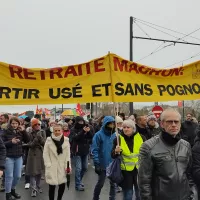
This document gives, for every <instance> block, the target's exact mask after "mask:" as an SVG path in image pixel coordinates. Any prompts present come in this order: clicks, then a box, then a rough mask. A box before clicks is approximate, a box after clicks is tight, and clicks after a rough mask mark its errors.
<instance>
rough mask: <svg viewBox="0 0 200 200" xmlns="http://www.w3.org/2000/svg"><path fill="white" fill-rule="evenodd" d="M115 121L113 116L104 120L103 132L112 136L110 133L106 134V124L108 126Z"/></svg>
mask: <svg viewBox="0 0 200 200" xmlns="http://www.w3.org/2000/svg"><path fill="white" fill-rule="evenodd" d="M114 121H115V119H114V117H112V116H106V117H105V118H104V119H103V124H102V128H101V129H102V130H103V132H104V133H106V134H108V135H109V134H110V133H107V132H106V129H105V127H106V124H108V123H110V122H114Z"/></svg>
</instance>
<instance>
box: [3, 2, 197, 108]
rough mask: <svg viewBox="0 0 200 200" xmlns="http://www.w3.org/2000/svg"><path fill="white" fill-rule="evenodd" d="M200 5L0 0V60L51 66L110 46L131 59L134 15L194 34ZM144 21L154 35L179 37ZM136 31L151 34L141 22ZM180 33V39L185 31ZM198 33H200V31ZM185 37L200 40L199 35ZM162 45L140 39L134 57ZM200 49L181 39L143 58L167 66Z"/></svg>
mask: <svg viewBox="0 0 200 200" xmlns="http://www.w3.org/2000/svg"><path fill="white" fill-rule="evenodd" d="M199 8H200V1H199V0H192V1H188V0H168V1H161V0H151V1H147V0H145V1H144V0H140V1H136V0H123V1H122V0H99V1H97V0H96V1H94V0H76V1H69V0H59V1H58V0H28V1H27V0H17V1H13V0H0V9H1V11H0V27H1V31H0V60H1V61H2V62H7V63H11V64H17V65H21V66H25V67H40V68H43V67H45V68H46V67H55V66H63V65H65V66H66V65H71V64H78V63H82V62H85V61H88V60H91V59H94V58H97V57H100V56H102V55H105V54H107V53H108V51H111V52H113V53H116V54H118V55H120V56H122V57H124V58H126V59H129V17H130V16H134V17H136V18H139V19H142V20H145V21H148V22H151V23H154V24H157V25H160V26H164V27H168V28H170V29H173V30H177V31H179V32H182V33H185V34H188V33H191V32H192V31H194V30H196V29H198V28H200V21H199ZM139 25H140V27H141V28H142V29H143V30H144V31H145V32H146V33H147V34H148V35H150V37H156V38H163V39H164V38H165V39H173V40H176V38H175V37H171V36H169V35H166V34H164V33H161V32H158V31H154V30H153V29H151V28H150V27H146V26H144V25H143V24H139ZM163 31H165V30H164V29H163ZM168 33H171V34H173V35H175V34H174V33H173V32H168ZM134 35H137V36H143V37H145V36H146V35H145V34H144V33H143V32H142V31H141V30H140V29H139V28H138V27H137V26H136V25H134ZM175 36H176V37H178V38H180V37H182V36H183V35H175ZM192 36H194V37H199V38H200V31H197V32H195V33H194V34H193V35H192ZM184 39H185V40H187V41H190V42H196V43H200V41H199V40H196V39H193V38H189V37H186V38H184ZM161 44H162V42H153V41H146V40H145V41H141V40H134V43H133V45H134V54H133V58H134V61H138V60H140V59H141V58H143V57H144V56H146V55H148V54H150V53H151V52H152V51H154V50H155V49H156V48H157V47H158V46H159V45H161ZM163 46H164V45H163ZM199 52H200V47H199V46H189V45H181V44H180V45H178V44H177V45H176V46H175V47H173V46H171V47H168V48H165V49H163V50H161V51H159V52H158V53H156V54H154V55H152V56H149V57H147V58H146V59H143V60H141V61H140V63H142V64H145V65H148V66H153V67H159V68H160V67H162V68H164V67H166V66H169V65H171V64H172V63H175V62H177V61H181V60H184V59H186V58H188V57H191V56H193V55H195V54H197V53H199ZM199 57H200V56H199ZM199 57H195V58H194V59H190V60H188V61H186V62H183V64H186V63H190V62H193V61H196V60H198V59H199ZM178 65H182V62H180V63H179V64H178ZM176 66H177V65H176ZM45 107H53V106H52V105H50V106H45ZM27 108H30V109H31V110H35V106H26V107H24V106H12V107H10V106H9V107H8V106H0V112H5V111H9V112H10V111H11V112H23V111H24V110H27Z"/></svg>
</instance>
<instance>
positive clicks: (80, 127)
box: [74, 116, 85, 130]
mask: <svg viewBox="0 0 200 200" xmlns="http://www.w3.org/2000/svg"><path fill="white" fill-rule="evenodd" d="M80 121H83V125H80V124H79V123H78V122H80ZM84 126H85V120H84V119H83V117H79V116H78V117H76V118H75V124H74V128H75V129H78V130H79V129H83V127H84Z"/></svg>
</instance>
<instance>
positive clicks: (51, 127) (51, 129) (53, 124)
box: [46, 121, 57, 138]
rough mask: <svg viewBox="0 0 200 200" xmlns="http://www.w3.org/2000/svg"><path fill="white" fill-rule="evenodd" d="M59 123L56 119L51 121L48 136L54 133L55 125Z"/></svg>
mask: <svg viewBox="0 0 200 200" xmlns="http://www.w3.org/2000/svg"><path fill="white" fill-rule="evenodd" d="M56 124H57V122H55V121H50V122H49V128H48V129H47V131H46V138H48V137H51V134H52V133H53V127H54V126H55V125H56Z"/></svg>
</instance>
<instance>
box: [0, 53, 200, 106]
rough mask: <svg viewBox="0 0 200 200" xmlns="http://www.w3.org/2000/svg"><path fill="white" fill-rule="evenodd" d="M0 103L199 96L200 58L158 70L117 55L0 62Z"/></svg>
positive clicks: (143, 100)
mask: <svg viewBox="0 0 200 200" xmlns="http://www.w3.org/2000/svg"><path fill="white" fill-rule="evenodd" d="M0 70H1V71H0V105H31V104H67V103H77V102H79V103H85V102H150V101H152V102H154V101H172V100H194V99H199V97H200V61H198V62H195V63H192V64H189V65H186V66H184V67H179V68H173V69H158V68H157V69H156V68H151V67H147V66H144V65H141V64H138V63H134V62H130V61H128V60H124V59H123V58H121V57H119V56H117V55H115V54H108V55H107V56H104V57H101V58H97V59H95V60H92V61H90V62H87V63H83V64H79V65H73V66H66V67H56V68H48V69H36V68H35V69H33V68H23V67H19V66H16V65H9V64H6V63H2V62H0Z"/></svg>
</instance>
